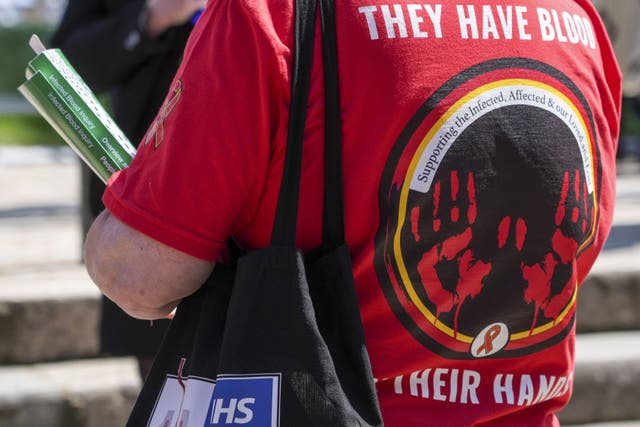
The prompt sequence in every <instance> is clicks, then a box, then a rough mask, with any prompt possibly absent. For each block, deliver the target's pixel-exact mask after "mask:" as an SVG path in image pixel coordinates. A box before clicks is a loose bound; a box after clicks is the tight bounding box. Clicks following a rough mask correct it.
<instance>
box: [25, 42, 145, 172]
mask: <svg viewBox="0 0 640 427" xmlns="http://www.w3.org/2000/svg"><path fill="white" fill-rule="evenodd" d="M29 45H30V46H31V48H32V49H33V50H34V52H35V53H36V57H35V58H33V59H32V60H31V61H29V63H28V65H27V70H26V78H27V80H26V81H25V82H24V83H23V84H22V85H20V87H18V91H20V93H21V94H22V95H23V96H24V97H25V98H26V99H27V100H28V101H29V102H30V103H31V104H32V105H33V106H34V107H35V109H36V110H37V111H38V113H40V115H41V116H42V117H44V118H45V119H46V120H47V122H49V124H50V125H51V126H52V127H53V128H54V129H55V130H56V131H57V132H58V134H60V136H61V137H62V138H63V139H64V140H65V142H66V143H67V144H69V146H70V147H71V148H72V149H73V150H74V151H75V152H76V153H77V154H78V156H80V158H81V159H82V160H83V161H84V162H85V163H86V164H87V165H89V167H90V168H91V169H92V170H93V171H94V172H95V173H96V174H97V175H98V176H99V177H100V179H102V181H104V182H107V180H108V179H109V177H110V176H111V175H112V174H113V173H114V172H116V171H119V170H121V169H124V168H126V167H127V166H129V164H130V163H131V160H132V159H133V157H134V156H135V153H136V149H135V147H134V146H133V145H132V144H131V142H130V141H129V140H128V139H127V137H126V136H125V135H124V133H123V132H122V130H120V128H119V127H118V126H117V125H116V123H115V122H114V121H113V119H112V118H111V116H110V115H109V113H108V112H107V111H106V110H105V109H104V108H103V106H102V105H101V104H100V102H99V101H98V99H97V98H96V96H95V95H94V94H93V92H91V90H90V89H89V87H88V86H87V84H86V83H85V82H84V80H82V78H81V77H80V76H79V75H78V73H77V72H76V71H75V70H74V68H73V66H72V65H71V64H70V63H69V61H68V60H67V58H66V57H65V56H64V54H63V53H62V52H61V51H60V50H59V49H46V48H45V47H44V45H43V44H42V42H41V41H40V39H39V38H38V36H36V35H33V36H31V39H30V40H29Z"/></svg>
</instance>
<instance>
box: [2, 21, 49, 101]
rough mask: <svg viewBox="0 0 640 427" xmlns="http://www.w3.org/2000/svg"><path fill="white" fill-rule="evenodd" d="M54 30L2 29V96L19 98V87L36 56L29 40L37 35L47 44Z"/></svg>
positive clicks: (42, 28) (45, 28)
mask: <svg viewBox="0 0 640 427" xmlns="http://www.w3.org/2000/svg"><path fill="white" fill-rule="evenodd" d="M52 31H53V28H51V27H50V26H43V25H40V26H35V25H29V26H26V25H25V26H16V27H0V58H2V60H0V95H9V96H13V95H16V96H19V94H18V91H17V87H18V86H20V84H22V82H24V79H25V77H24V71H25V69H26V68H27V62H29V61H30V60H31V59H32V58H33V57H34V56H35V54H34V53H33V50H31V47H30V46H29V38H31V35H32V34H37V35H38V36H39V37H40V40H42V42H43V43H44V44H45V46H46V44H47V42H48V40H49V37H50V36H51V33H52Z"/></svg>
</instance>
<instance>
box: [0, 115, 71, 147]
mask: <svg viewBox="0 0 640 427" xmlns="http://www.w3.org/2000/svg"><path fill="white" fill-rule="evenodd" d="M63 144H64V141H63V140H62V138H60V136H58V134H57V133H56V131H54V130H53V128H52V127H51V126H50V125H49V123H47V122H46V121H45V119H43V118H42V117H40V116H39V115H36V114H6V115H0V146H2V145H63Z"/></svg>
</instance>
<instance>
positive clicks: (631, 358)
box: [560, 331, 640, 425]
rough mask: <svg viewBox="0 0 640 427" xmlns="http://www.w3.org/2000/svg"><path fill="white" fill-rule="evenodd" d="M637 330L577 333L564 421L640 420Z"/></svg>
mask: <svg viewBox="0 0 640 427" xmlns="http://www.w3.org/2000/svg"><path fill="white" fill-rule="evenodd" d="M639 403H640V331H629V332H606V333H593V334H578V337H577V339H576V370H575V378H574V389H573V395H572V397H571V401H570V402H569V405H568V406H567V407H566V408H565V409H564V410H563V411H562V412H561V413H560V419H561V420H562V421H563V425H564V423H566V424H584V423H593V422H605V421H616V420H640V405H639Z"/></svg>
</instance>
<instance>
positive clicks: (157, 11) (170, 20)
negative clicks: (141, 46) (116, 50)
mask: <svg viewBox="0 0 640 427" xmlns="http://www.w3.org/2000/svg"><path fill="white" fill-rule="evenodd" d="M206 4H207V1H206V0H149V2H148V5H147V7H148V14H147V26H146V29H147V34H149V36H151V37H156V36H158V35H160V34H161V33H163V32H164V31H166V30H167V29H169V28H171V27H174V26H178V25H182V24H184V23H185V22H187V21H188V20H189V19H190V18H191V17H192V16H193V14H194V13H196V12H197V11H199V10H201V9H203V8H204V7H205V6H206Z"/></svg>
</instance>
